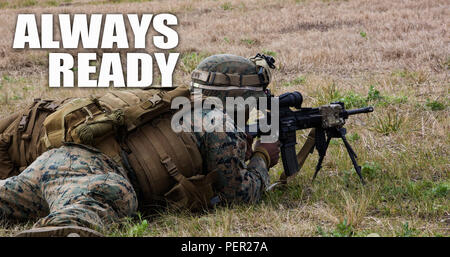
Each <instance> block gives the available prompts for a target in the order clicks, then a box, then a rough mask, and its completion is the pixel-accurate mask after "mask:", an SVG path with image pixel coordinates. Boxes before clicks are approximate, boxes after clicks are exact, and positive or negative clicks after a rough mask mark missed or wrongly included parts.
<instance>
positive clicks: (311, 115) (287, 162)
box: [246, 89, 373, 184]
mask: <svg viewBox="0 0 450 257" xmlns="http://www.w3.org/2000/svg"><path fill="white" fill-rule="evenodd" d="M265 92H266V95H267V97H268V100H269V101H268V108H267V111H270V110H271V104H270V103H271V101H270V99H271V98H272V97H274V96H273V95H272V94H271V93H270V90H268V89H266V91H265ZM278 101H279V102H278V106H279V120H278V121H272V122H279V136H278V139H279V140H280V143H281V147H280V150H281V158H282V161H283V168H284V175H282V178H283V176H284V178H286V177H289V176H292V175H294V174H295V173H297V172H298V171H299V170H300V168H301V166H303V163H304V161H305V160H306V158H307V156H308V155H309V154H310V153H312V152H313V151H314V148H316V149H317V152H318V153H319V161H318V163H317V165H316V170H315V172H314V176H313V181H314V179H315V178H316V176H317V173H318V172H319V170H320V169H321V168H322V162H323V159H324V157H325V154H326V152H327V149H328V145H329V143H330V140H331V139H332V138H340V139H342V141H343V142H344V145H345V148H346V149H347V152H348V155H349V156H350V159H351V161H352V163H353V166H354V167H355V170H356V173H357V174H358V176H359V178H360V180H361V183H362V184H365V181H364V178H363V176H362V174H361V166H359V165H358V163H357V161H356V159H357V158H358V157H357V155H356V153H355V152H354V151H353V149H352V147H351V146H350V144H349V143H348V141H347V138H346V137H345V135H346V134H347V130H346V129H345V128H344V127H343V126H344V124H345V121H346V120H347V119H348V117H349V116H351V115H356V114H360V113H369V112H373V107H372V106H369V107H365V108H360V109H353V110H346V109H345V105H344V103H343V102H333V103H331V104H328V105H323V106H320V107H318V108H305V107H302V102H303V97H302V94H301V93H300V92H297V91H294V92H288V93H284V94H282V95H280V96H278ZM292 108H295V110H292ZM260 111H263V113H264V114H265V119H267V120H268V121H269V122H270V115H267V111H265V110H260ZM260 121H261V120H260ZM266 124H272V123H266ZM254 126H256V128H255V127H254ZM308 128H312V130H311V132H310V134H309V136H308V139H307V141H306V143H305V144H304V146H303V147H302V149H301V150H300V152H299V154H298V155H297V154H296V153H295V145H296V144H297V140H296V131H297V130H302V129H308ZM246 131H247V133H248V134H250V135H251V136H253V137H257V136H261V135H268V134H269V133H268V132H266V133H263V132H261V131H260V129H259V122H257V123H254V124H250V125H248V126H247V127H246ZM254 131H256V132H254ZM299 163H300V164H299ZM282 181H283V179H282ZM284 183H285V181H284Z"/></svg>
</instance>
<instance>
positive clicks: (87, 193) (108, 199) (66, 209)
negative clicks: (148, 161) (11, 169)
mask: <svg viewBox="0 0 450 257" xmlns="http://www.w3.org/2000/svg"><path fill="white" fill-rule="evenodd" d="M120 169H122V168H121V167H120V166H118V165H116V164H115V163H114V162H113V161H112V160H111V159H110V158H108V157H107V156H106V155H104V154H101V153H100V152H97V151H95V150H94V149H90V148H86V147H81V146H74V145H70V146H68V145H66V146H62V147H60V148H58V149H53V150H50V151H47V152H45V153H44V154H42V155H41V156H40V157H39V158H38V159H37V160H36V161H34V162H33V163H32V164H31V165H30V166H29V167H28V168H27V169H25V170H24V171H23V172H22V173H21V174H19V175H18V176H15V177H10V178H8V179H5V180H0V216H3V217H6V218H12V219H17V220H25V219H30V218H40V219H39V220H38V221H37V223H36V224H35V225H34V226H35V227H45V226H67V225H76V226H82V227H88V228H92V229H97V230H99V229H103V228H104V226H105V224H107V223H108V222H112V221H117V220H118V219H119V218H121V217H124V216H129V215H133V214H134V213H135V212H136V210H137V198H136V193H135V192H134V189H133V187H132V186H131V185H130V183H129V182H128V181H127V180H126V179H125V178H124V177H123V176H122V175H120V171H121V170H120Z"/></svg>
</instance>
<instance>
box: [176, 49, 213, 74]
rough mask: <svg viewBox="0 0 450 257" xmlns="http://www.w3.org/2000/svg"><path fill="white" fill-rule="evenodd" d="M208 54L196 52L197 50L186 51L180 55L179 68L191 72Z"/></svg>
mask: <svg viewBox="0 0 450 257" xmlns="http://www.w3.org/2000/svg"><path fill="white" fill-rule="evenodd" d="M208 56H209V54H207V53H197V52H187V53H184V54H182V56H181V63H182V65H181V69H182V70H183V71H184V72H186V73H189V74H190V73H191V72H192V71H193V70H194V69H195V68H196V67H197V65H198V64H199V63H200V62H201V61H202V60H203V59H205V58H206V57H208Z"/></svg>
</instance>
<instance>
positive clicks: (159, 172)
mask: <svg viewBox="0 0 450 257" xmlns="http://www.w3.org/2000/svg"><path fill="white" fill-rule="evenodd" d="M270 77H271V75H270V68H269V66H268V64H267V63H266V61H265V59H264V58H261V57H254V58H250V59H246V58H243V57H239V56H235V55H214V56H210V57H208V58H206V59H205V60H203V61H202V62H201V63H200V64H199V65H198V66H197V68H196V70H195V71H194V72H193V73H192V83H191V89H201V90H202V92H203V95H205V96H215V97H217V98H219V99H221V100H222V101H224V100H225V98H226V97H233V96H242V97H244V98H246V97H264V96H265V95H264V90H265V89H266V87H267V86H268V84H269V83H270ZM177 96H186V97H189V96H190V91H189V89H188V88H186V87H178V88H176V89H174V90H171V91H166V90H162V89H161V90H157V89H149V90H134V91H113V92H110V93H108V94H106V95H104V96H102V97H98V98H93V97H91V98H89V97H86V98H79V99H66V100H64V101H59V102H58V101H42V100H36V101H35V102H34V103H33V104H32V106H31V107H30V108H28V109H27V110H25V111H22V112H21V113H18V114H14V115H12V116H9V117H7V118H5V119H4V120H2V121H0V178H2V179H3V180H0V216H3V217H4V218H7V219H18V220H26V219H30V218H39V220H38V221H37V222H36V223H35V225H34V226H33V228H32V229H30V230H27V231H23V232H21V233H19V236H67V235H71V234H72V235H73V233H75V234H76V235H80V236H101V234H100V233H99V231H102V230H103V229H104V228H105V227H106V226H107V224H108V223H109V222H113V221H117V220H119V219H120V218H122V217H125V216H131V215H133V214H135V213H136V212H137V210H142V211H144V212H145V211H146V210H150V209H152V208H153V207H154V206H155V205H159V204H160V203H161V202H167V203H169V205H171V206H174V207H177V208H188V209H191V210H199V209H205V208H208V207H212V206H214V205H215V204H217V203H218V202H223V203H225V202H246V203H253V202H256V201H258V200H259V199H260V198H261V195H262V193H263V192H264V190H265V188H267V187H268V186H269V174H268V170H269V168H270V167H272V166H274V165H275V164H277V162H278V158H279V151H280V150H279V143H278V142H276V143H265V144H264V143H260V142H256V144H255V148H254V150H253V151H251V142H252V140H251V138H249V137H248V136H247V135H246V134H245V133H244V132H242V131H239V130H238V129H235V130H234V131H232V132H206V131H204V130H202V128H198V127H195V126H198V125H196V124H202V122H201V121H200V122H196V121H195V119H201V120H203V119H204V118H205V117H207V116H209V115H211V116H214V115H223V117H224V122H225V123H227V125H231V126H233V124H234V121H233V120H232V119H231V118H230V117H229V116H228V115H226V113H225V111H224V110H219V109H217V108H215V109H212V110H195V111H199V112H201V114H200V115H193V119H194V120H193V122H191V123H190V124H191V126H192V132H180V133H175V132H174V131H173V130H172V129H171V122H170V117H172V115H173V111H170V103H171V102H172V100H173V99H174V98H175V97H177ZM241 111H247V112H248V111H249V110H241ZM246 157H247V158H246ZM246 159H248V162H246Z"/></svg>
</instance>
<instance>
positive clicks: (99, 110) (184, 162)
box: [0, 87, 216, 210]
mask: <svg viewBox="0 0 450 257" xmlns="http://www.w3.org/2000/svg"><path fill="white" fill-rule="evenodd" d="M177 96H184V97H189V96H190V92H189V89H188V88H186V87H178V88H176V89H173V90H167V89H154V88H153V89H148V90H130V91H112V92H109V93H107V94H105V95H104V96H102V97H98V98H95V97H90V98H76V99H68V100H66V102H65V103H64V104H63V105H61V106H60V107H59V108H58V110H57V111H54V112H52V113H51V114H50V115H48V114H47V115H48V117H47V115H45V117H44V119H45V121H42V122H39V123H38V126H35V127H36V128H35V129H36V130H39V131H40V132H39V137H38V138H35V139H33V142H36V146H37V147H36V148H37V149H38V150H37V151H35V152H36V153H39V154H40V153H42V152H43V151H45V150H47V149H51V148H55V147H59V146H61V145H62V144H63V143H64V142H73V143H78V144H85V145H90V146H94V147H96V148H98V149H99V150H101V151H102V152H103V153H105V154H107V155H109V156H110V157H111V158H112V159H113V160H114V161H116V162H117V163H119V164H121V165H122V166H123V167H124V168H125V170H126V171H127V173H126V174H123V175H124V176H125V177H127V178H128V179H129V180H130V181H131V183H132V184H133V186H134V187H135V189H136V191H137V193H138V195H139V196H140V200H141V201H140V204H141V207H143V208H146V207H149V206H153V205H155V204H158V202H159V201H160V200H165V201H169V202H170V203H171V205H172V206H174V207H177V208H188V209H191V210H199V209H203V208H206V207H208V206H209V205H210V199H211V198H212V197H213V196H214V195H213V190H212V183H213V182H214V180H215V176H216V174H215V173H214V172H212V173H209V174H208V175H207V176H205V175H202V158H201V155H200V152H199V151H198V147H197V144H196V141H195V139H194V138H193V135H192V134H190V133H183V132H181V133H175V132H173V131H172V129H171V127H170V118H171V116H172V114H173V112H172V111H171V110H170V103H171V101H172V99H174V98H175V97H177ZM16 120H17V117H16ZM0 125H1V122H0ZM38 127H39V128H38ZM0 128H1V127H0ZM10 130H13V131H14V129H10ZM6 145H7V144H5V146H6ZM10 145H11V146H10V147H9V149H10V152H12V153H15V154H22V153H23V152H22V151H21V150H20V147H19V145H18V144H16V143H13V144H10ZM11 149H12V150H11ZM24 149H25V151H24V152H27V151H26V150H27V149H26V148H24ZM30 150H31V148H29V149H28V151H30ZM0 151H1V147H0ZM37 156H38V155H37ZM37 156H36V157H37ZM36 157H35V158H36ZM35 158H34V159H35ZM11 159H14V160H13V161H12V163H14V161H15V159H17V158H11ZM34 159H33V160H34ZM29 160H30V161H32V160H31V159H29ZM3 163H5V164H7V165H9V166H7V165H4V164H2V159H0V171H1V169H2V166H4V168H5V167H6V168H7V169H8V167H9V168H10V166H11V165H10V164H11V162H8V160H5V161H4V162H3ZM23 164H24V165H23V166H24V167H26V166H27V165H29V164H30V163H29V162H24V163H23ZM10 174H12V173H11V172H10Z"/></svg>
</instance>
